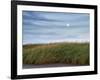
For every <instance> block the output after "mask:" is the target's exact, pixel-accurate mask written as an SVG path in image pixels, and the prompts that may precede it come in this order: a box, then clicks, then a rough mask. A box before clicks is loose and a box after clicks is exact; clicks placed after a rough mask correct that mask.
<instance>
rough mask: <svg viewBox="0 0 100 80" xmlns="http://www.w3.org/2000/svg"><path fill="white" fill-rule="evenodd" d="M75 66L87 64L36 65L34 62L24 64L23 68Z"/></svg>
mask: <svg viewBox="0 0 100 80" xmlns="http://www.w3.org/2000/svg"><path fill="white" fill-rule="evenodd" d="M72 66H74V67H77V66H87V65H72V64H43V65H41V64H38V65H34V64H24V65H23V68H24V69H29V68H48V67H72Z"/></svg>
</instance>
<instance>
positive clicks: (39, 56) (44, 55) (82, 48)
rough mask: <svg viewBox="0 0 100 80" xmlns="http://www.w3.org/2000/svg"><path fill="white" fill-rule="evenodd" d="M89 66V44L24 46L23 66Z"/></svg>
mask: <svg viewBox="0 0 100 80" xmlns="http://www.w3.org/2000/svg"><path fill="white" fill-rule="evenodd" d="M54 63H64V64H75V65H76V64H78V65H88V64H89V43H66V42H64V43H51V44H32V45H23V64H54Z"/></svg>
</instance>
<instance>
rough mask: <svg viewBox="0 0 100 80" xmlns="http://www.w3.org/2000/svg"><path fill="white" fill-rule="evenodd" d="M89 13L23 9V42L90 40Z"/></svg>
mask: <svg viewBox="0 0 100 80" xmlns="http://www.w3.org/2000/svg"><path fill="white" fill-rule="evenodd" d="M89 18H90V17H89V14H87V13H67V12H42V11H23V13H22V26H23V29H22V30H23V31H22V32H23V44H38V43H50V42H67V41H70V42H71V41H89V37H90V31H89V30H90V25H89V20H90V19H89Z"/></svg>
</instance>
